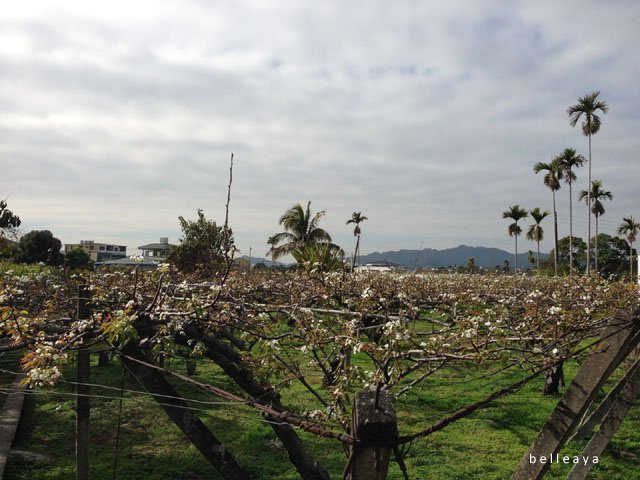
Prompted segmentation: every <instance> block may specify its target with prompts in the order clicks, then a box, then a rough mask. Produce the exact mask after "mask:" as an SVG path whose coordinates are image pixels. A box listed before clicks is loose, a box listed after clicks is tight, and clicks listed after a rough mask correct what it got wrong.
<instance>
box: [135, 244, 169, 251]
mask: <svg viewBox="0 0 640 480" xmlns="http://www.w3.org/2000/svg"><path fill="white" fill-rule="evenodd" d="M169 247H171V245H170V244H168V243H149V244H147V245H141V246H139V247H138V249H139V250H168V249H169Z"/></svg>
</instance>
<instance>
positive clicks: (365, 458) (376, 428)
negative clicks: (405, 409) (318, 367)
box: [348, 389, 398, 480]
mask: <svg viewBox="0 0 640 480" xmlns="http://www.w3.org/2000/svg"><path fill="white" fill-rule="evenodd" d="M352 430H353V434H354V437H355V439H356V443H355V445H354V446H353V449H352V451H351V458H350V460H349V470H348V471H349V478H350V480H385V479H386V478H387V472H388V469H389V459H390V458H391V452H392V450H393V446H394V444H395V442H396V440H397V439H398V425H397V419H396V411H395V407H394V405H393V397H392V395H391V394H390V393H389V392H388V391H387V390H380V389H375V390H365V391H362V392H358V393H356V396H355V398H354V400H353V427H352Z"/></svg>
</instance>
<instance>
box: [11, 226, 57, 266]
mask: <svg viewBox="0 0 640 480" xmlns="http://www.w3.org/2000/svg"><path fill="white" fill-rule="evenodd" d="M61 247H62V243H61V242H60V240H59V239H57V238H56V237H54V236H53V234H52V233H51V232H50V231H49V230H32V231H31V232H29V233H27V234H26V235H24V236H23V237H21V238H20V242H19V243H18V250H17V253H16V257H15V259H16V262H18V263H40V262H42V263H44V264H46V265H59V264H60V260H61V255H60V248H61Z"/></svg>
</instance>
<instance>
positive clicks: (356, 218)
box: [347, 212, 367, 272]
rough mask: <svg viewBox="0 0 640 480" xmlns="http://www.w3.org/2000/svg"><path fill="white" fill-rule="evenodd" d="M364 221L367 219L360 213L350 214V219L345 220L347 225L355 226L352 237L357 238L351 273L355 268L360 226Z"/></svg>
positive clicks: (358, 251)
mask: <svg viewBox="0 0 640 480" xmlns="http://www.w3.org/2000/svg"><path fill="white" fill-rule="evenodd" d="M365 220H367V217H366V216H365V215H362V212H353V213H352V214H351V218H350V219H349V220H347V225H349V224H350V223H354V224H355V228H354V229H353V235H354V236H355V237H357V240H356V249H355V250H354V251H353V260H352V262H351V271H352V272H353V271H354V269H355V267H356V258H358V255H359V254H360V233H361V230H360V224H361V223H362V222H364V221H365Z"/></svg>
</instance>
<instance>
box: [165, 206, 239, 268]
mask: <svg viewBox="0 0 640 480" xmlns="http://www.w3.org/2000/svg"><path fill="white" fill-rule="evenodd" d="M178 220H179V221H180V228H181V229H182V235H183V237H182V238H181V239H180V244H179V245H177V246H175V247H172V248H171V250H170V251H169V256H168V258H167V260H168V261H169V262H171V263H173V264H174V265H175V266H176V267H177V268H178V269H179V270H180V271H182V272H185V273H200V274H211V273H215V272H217V271H219V270H220V269H221V268H222V265H223V264H224V258H225V256H224V247H225V232H224V228H223V227H220V226H218V225H216V222H215V221H214V220H208V219H207V218H206V217H205V215H204V212H203V211H202V210H201V209H198V218H197V219H196V220H186V219H185V218H184V217H182V216H180V217H178ZM228 235H229V245H230V246H231V245H233V236H232V234H231V231H229V232H228Z"/></svg>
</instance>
